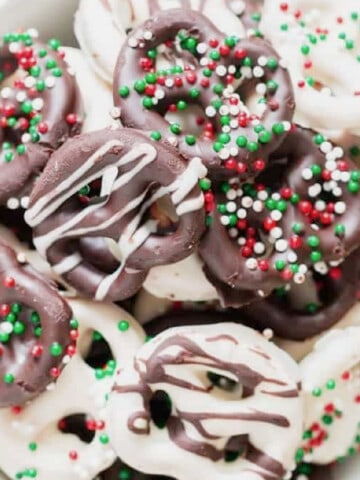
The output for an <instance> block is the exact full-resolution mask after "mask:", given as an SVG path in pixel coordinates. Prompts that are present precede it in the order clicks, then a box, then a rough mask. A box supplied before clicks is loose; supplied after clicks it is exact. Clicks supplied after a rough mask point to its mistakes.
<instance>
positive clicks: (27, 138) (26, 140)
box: [21, 133, 31, 143]
mask: <svg viewBox="0 0 360 480" xmlns="http://www.w3.org/2000/svg"><path fill="white" fill-rule="evenodd" d="M21 141H22V143H29V142H31V135H30V133H24V134H23V135H21Z"/></svg>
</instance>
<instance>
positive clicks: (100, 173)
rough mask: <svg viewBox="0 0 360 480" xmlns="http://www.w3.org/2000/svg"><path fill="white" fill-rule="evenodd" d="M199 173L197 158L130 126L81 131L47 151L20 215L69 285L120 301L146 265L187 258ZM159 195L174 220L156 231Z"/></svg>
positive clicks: (200, 217)
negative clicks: (46, 160) (187, 160)
mask: <svg viewBox="0 0 360 480" xmlns="http://www.w3.org/2000/svg"><path fill="white" fill-rule="evenodd" d="M205 174H206V169H205V167H204V166H203V165H202V164H201V161H200V159H198V158H194V159H192V160H191V161H190V163H189V164H185V162H184V161H183V159H182V158H181V157H180V156H179V155H178V154H177V152H176V151H175V150H173V149H171V148H170V147H168V146H166V145H162V144H161V143H155V142H153V141H151V140H149V139H148V138H146V137H145V136H144V135H143V134H141V133H139V132H136V131H134V130H126V129H120V128H116V129H105V130H101V131H98V132H93V133H91V134H84V135H81V136H79V137H77V138H75V139H72V140H69V141H68V142H67V143H66V145H64V147H63V148H61V149H59V150H58V151H57V152H56V153H55V154H54V155H53V156H52V158H51V160H50V162H49V163H48V165H47V168H46V169H45V171H44V174H43V176H42V177H41V178H40V179H39V181H38V182H37V184H36V187H35V189H34V190H33V193H32V196H31V200H30V205H29V209H28V211H27V212H26V214H25V219H26V221H27V223H28V224H29V225H30V226H32V227H33V228H34V243H35V245H36V247H37V249H38V251H39V252H40V254H41V255H43V256H44V257H46V258H47V259H48V261H49V262H50V264H51V265H52V266H53V268H54V270H55V272H56V273H58V274H61V275H63V277H64V278H65V280H66V281H67V282H68V283H69V284H71V285H73V286H74V287H75V288H77V289H78V290H79V291H81V292H82V293H84V294H85V295H88V296H91V297H94V298H96V299H97V300H102V299H105V298H107V299H108V300H121V299H124V298H127V297H130V296H131V295H133V294H134V293H135V292H136V291H137V290H138V289H139V288H140V286H141V284H142V282H143V281H144V278H145V276H146V273H147V271H148V269H149V268H150V267H152V266H155V265H161V264H164V263H172V262H175V261H177V260H180V259H182V258H185V257H186V256H188V255H190V254H191V252H192V251H193V249H194V248H195V246H196V245H197V244H198V241H199V238H200V236H201V234H202V233H203V231H204V228H205V222H204V209H203V204H204V199H203V194H202V192H201V190H200V188H199V187H198V181H199V179H200V178H201V177H203V176H204V175H205ZM95 180H97V181H98V183H97V184H96V183H95ZM167 196H168V197H167ZM164 198H165V199H166V198H169V199H170V200H169V201H170V206H171V207H172V208H173V210H174V215H175V217H176V218H174V223H171V221H170V220H169V222H168V219H167V217H166V216H165V220H166V224H165V225H164V229H165V230H162V228H163V227H162V221H163V220H164V219H162V218H161V215H160V214H159V212H157V211H155V212H154V216H153V217H152V216H151V214H152V209H153V208H154V209H155V210H156V208H155V207H156V206H157V203H156V202H157V201H160V200H163V199H164ZM170 215H172V213H170ZM162 231H164V233H163V234H162ZM106 242H108V243H106ZM109 242H110V243H109Z"/></svg>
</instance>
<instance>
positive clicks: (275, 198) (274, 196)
mask: <svg viewBox="0 0 360 480" xmlns="http://www.w3.org/2000/svg"><path fill="white" fill-rule="evenodd" d="M271 198H272V199H273V200H275V201H279V200H280V199H281V195H280V193H277V192H275V193H273V194H272V195H271Z"/></svg>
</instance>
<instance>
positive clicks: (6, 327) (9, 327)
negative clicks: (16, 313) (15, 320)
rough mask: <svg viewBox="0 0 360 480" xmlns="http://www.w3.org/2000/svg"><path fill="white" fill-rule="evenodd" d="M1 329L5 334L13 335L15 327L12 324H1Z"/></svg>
mask: <svg viewBox="0 0 360 480" xmlns="http://www.w3.org/2000/svg"><path fill="white" fill-rule="evenodd" d="M0 329H1V330H2V331H3V332H5V333H12V332H13V330H14V326H13V324H12V323H11V322H1V324H0Z"/></svg>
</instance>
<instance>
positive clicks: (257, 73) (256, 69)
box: [253, 66, 264, 78]
mask: <svg viewBox="0 0 360 480" xmlns="http://www.w3.org/2000/svg"><path fill="white" fill-rule="evenodd" d="M253 75H254V77H255V78H261V77H263V76H264V69H263V68H262V67H260V66H256V67H254V68H253Z"/></svg>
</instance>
